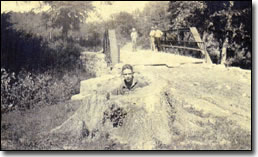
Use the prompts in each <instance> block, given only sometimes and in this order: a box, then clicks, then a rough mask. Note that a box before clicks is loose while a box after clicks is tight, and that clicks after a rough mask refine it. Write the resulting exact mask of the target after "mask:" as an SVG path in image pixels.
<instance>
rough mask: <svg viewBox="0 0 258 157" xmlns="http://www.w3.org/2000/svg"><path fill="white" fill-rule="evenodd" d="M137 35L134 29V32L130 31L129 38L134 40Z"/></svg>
mask: <svg viewBox="0 0 258 157" xmlns="http://www.w3.org/2000/svg"><path fill="white" fill-rule="evenodd" d="M137 37H138V33H137V32H136V31H134V32H132V33H131V38H132V40H136V39H137Z"/></svg>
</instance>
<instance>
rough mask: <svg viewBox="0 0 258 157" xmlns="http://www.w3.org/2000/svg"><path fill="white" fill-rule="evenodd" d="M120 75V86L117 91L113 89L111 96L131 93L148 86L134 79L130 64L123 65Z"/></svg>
mask: <svg viewBox="0 0 258 157" xmlns="http://www.w3.org/2000/svg"><path fill="white" fill-rule="evenodd" d="M121 75H122V76H123V80H122V84H121V85H120V87H119V88H118V89H115V90H113V91H112V92H111V93H112V94H113V95H125V94H129V93H130V92H131V91H134V90H135V89H136V88H142V87H144V86H146V85H148V84H147V83H142V82H140V81H138V80H137V79H135V78H134V71H133V67H132V65H130V64H125V65H124V66H123V67H122V73H121Z"/></svg>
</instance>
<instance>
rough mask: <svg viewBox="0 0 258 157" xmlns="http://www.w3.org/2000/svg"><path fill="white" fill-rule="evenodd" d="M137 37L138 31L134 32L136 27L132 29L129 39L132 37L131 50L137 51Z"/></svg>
mask: <svg viewBox="0 0 258 157" xmlns="http://www.w3.org/2000/svg"><path fill="white" fill-rule="evenodd" d="M137 38H138V33H137V32H136V29H135V28H133V29H132V33H131V39H132V45H133V52H135V51H137V50H136V49H137Z"/></svg>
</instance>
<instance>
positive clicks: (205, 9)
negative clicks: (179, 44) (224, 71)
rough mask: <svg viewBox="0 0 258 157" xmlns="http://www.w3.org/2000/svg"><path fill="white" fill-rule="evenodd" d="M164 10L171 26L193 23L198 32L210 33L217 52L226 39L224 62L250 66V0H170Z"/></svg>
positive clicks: (191, 24)
mask: <svg viewBox="0 0 258 157" xmlns="http://www.w3.org/2000/svg"><path fill="white" fill-rule="evenodd" d="M168 11H169V12H170V16H169V19H170V22H171V26H172V28H179V27H196V28H197V29H198V31H199V32H200V34H201V35H203V34H210V35H211V36H212V38H214V39H215V42H218V43H219V44H218V45H217V44H213V45H217V46H218V47H216V48H214V49H218V48H219V49H220V52H221V49H222V45H223V44H224V42H225V40H226V39H228V40H229V46H228V53H227V56H228V57H229V58H228V60H229V63H228V64H230V65H238V66H241V67H244V68H250V67H251V26H252V25H251V21H252V19H251V14H252V12H251V2H249V1H198V2H196V1H192V2H183V1H171V2H170V3H169V10H168ZM206 36H207V35H206ZM212 40H213V39H212ZM209 53H213V52H209Z"/></svg>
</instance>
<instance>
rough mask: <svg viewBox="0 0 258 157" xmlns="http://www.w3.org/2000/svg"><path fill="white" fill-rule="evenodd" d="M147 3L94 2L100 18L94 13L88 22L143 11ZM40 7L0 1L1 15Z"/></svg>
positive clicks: (36, 3)
mask: <svg viewBox="0 0 258 157" xmlns="http://www.w3.org/2000/svg"><path fill="white" fill-rule="evenodd" d="M148 2H149V1H114V2H113V4H112V5H105V4H103V2H102V3H101V2H100V1H94V2H93V5H94V6H95V7H96V11H97V13H98V14H99V15H100V16H101V17H102V18H98V16H96V14H95V13H92V14H90V15H89V16H90V17H89V18H88V21H99V20H108V19H109V18H110V15H111V14H114V13H118V12H121V11H125V12H129V13H132V12H133V11H134V10H136V9H139V10H143V8H144V6H145V4H147V3H148ZM39 6H40V3H39V1H31V2H29V3H28V2H16V1H1V13H3V12H8V11H15V12H28V11H30V10H31V9H33V8H38V7H39ZM47 9H49V6H45V7H43V9H41V10H39V9H37V10H35V12H40V11H45V10H47Z"/></svg>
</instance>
